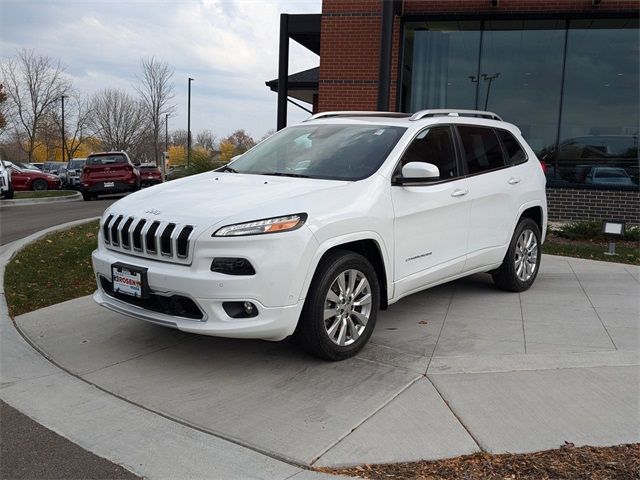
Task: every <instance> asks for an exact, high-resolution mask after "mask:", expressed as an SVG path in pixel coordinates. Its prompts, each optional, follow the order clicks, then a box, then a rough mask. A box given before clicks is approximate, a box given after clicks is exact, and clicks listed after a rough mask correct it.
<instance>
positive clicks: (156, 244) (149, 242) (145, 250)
mask: <svg viewBox="0 0 640 480" xmlns="http://www.w3.org/2000/svg"><path fill="white" fill-rule="evenodd" d="M194 231H195V226H194V225H185V224H180V223H175V222H171V221H167V220H164V221H161V220H155V219H153V218H143V217H136V216H131V215H120V214H118V213H111V214H109V215H108V216H107V218H106V219H105V221H104V223H103V225H102V233H103V237H104V244H105V246H106V247H107V248H108V249H110V250H117V251H121V252H123V253H127V254H128V255H135V256H140V257H148V258H152V259H155V260H160V261H164V262H170V263H180V264H189V263H190V260H191V249H190V246H191V240H192V236H193V233H194Z"/></svg>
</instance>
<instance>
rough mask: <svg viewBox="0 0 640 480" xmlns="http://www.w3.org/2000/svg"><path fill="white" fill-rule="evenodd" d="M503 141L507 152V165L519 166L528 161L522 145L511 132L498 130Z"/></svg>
mask: <svg viewBox="0 0 640 480" xmlns="http://www.w3.org/2000/svg"><path fill="white" fill-rule="evenodd" d="M496 132H498V135H499V136H500V140H502V145H503V146H504V149H505V150H506V152H507V164H508V165H517V164H519V163H522V162H524V161H526V160H527V154H526V153H524V150H522V147H521V146H520V143H519V142H518V141H517V140H516V139H515V137H514V136H513V135H512V134H511V132H507V131H506V130H496Z"/></svg>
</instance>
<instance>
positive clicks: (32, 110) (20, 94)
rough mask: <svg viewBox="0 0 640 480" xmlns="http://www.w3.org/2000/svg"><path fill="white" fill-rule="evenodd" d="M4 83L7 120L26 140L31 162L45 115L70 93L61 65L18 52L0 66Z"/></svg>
mask: <svg viewBox="0 0 640 480" xmlns="http://www.w3.org/2000/svg"><path fill="white" fill-rule="evenodd" d="M0 69H1V70H2V77H3V82H4V84H5V86H6V88H7V96H8V98H9V102H10V105H9V107H10V119H11V120H12V126H13V128H14V129H15V130H16V131H20V132H21V133H24V136H25V137H26V139H27V146H26V148H25V152H26V153H27V154H28V158H29V161H30V162H31V161H32V160H33V151H34V150H35V148H36V139H37V136H38V129H39V128H40V126H41V124H42V122H43V121H44V118H45V116H46V115H47V112H48V111H49V110H50V109H51V108H52V106H53V105H54V104H55V102H57V101H59V100H60V97H61V96H62V95H64V94H65V93H67V91H68V90H69V83H68V82H67V81H66V80H65V79H64V77H63V74H64V69H63V68H62V66H61V65H60V61H58V60H53V59H52V58H49V57H45V56H43V55H36V54H35V52H34V51H33V50H26V49H22V50H18V53H17V55H16V57H15V58H10V59H8V60H7V61H5V62H4V63H2V65H0Z"/></svg>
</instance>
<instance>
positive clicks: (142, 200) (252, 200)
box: [105, 172, 352, 227]
mask: <svg viewBox="0 0 640 480" xmlns="http://www.w3.org/2000/svg"><path fill="white" fill-rule="evenodd" d="M350 183H352V182H345V181H337V180H317V179H307V178H292V177H277V176H271V175H247V174H240V173H227V172H207V173H203V174H199V175H194V176H191V177H186V178H181V179H179V180H172V181H170V182H166V183H162V184H160V185H157V186H155V187H151V188H147V189H143V190H140V191H139V192H136V193H134V194H131V195H128V196H127V197H125V198H123V199H121V200H119V201H117V202H116V203H114V204H113V205H111V207H110V208H109V209H108V210H107V211H106V212H105V215H106V214H110V213H116V214H119V215H125V216H133V217H137V218H140V217H143V218H150V219H153V220H159V221H170V222H175V223H181V224H194V225H198V226H199V227H211V226H213V225H216V224H218V223H220V222H222V221H223V220H225V219H233V221H232V223H236V221H250V220H255V219H258V218H267V217H270V216H277V215H287V214H291V213H299V212H302V211H304V205H305V204H306V203H307V202H305V201H304V200H305V197H308V196H312V197H315V196H316V195H317V194H318V192H323V193H326V191H328V190H331V189H336V188H344V187H345V186H347V185H349V184H350ZM245 214H246V215H245ZM245 217H246V218H245Z"/></svg>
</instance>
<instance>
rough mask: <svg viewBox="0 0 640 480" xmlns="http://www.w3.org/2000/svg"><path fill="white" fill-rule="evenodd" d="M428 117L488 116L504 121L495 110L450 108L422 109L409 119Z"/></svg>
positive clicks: (491, 118)
mask: <svg viewBox="0 0 640 480" xmlns="http://www.w3.org/2000/svg"><path fill="white" fill-rule="evenodd" d="M428 117H477V118H488V119H490V120H498V121H500V122H501V121H502V119H501V118H500V117H499V116H498V115H496V114H495V113H493V112H485V111H482V110H450V109H432V110H420V111H418V112H416V113H414V114H413V115H412V116H411V118H410V119H409V120H420V119H422V118H428Z"/></svg>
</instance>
